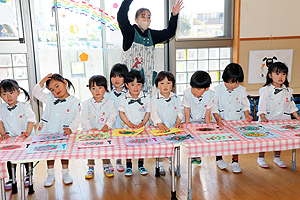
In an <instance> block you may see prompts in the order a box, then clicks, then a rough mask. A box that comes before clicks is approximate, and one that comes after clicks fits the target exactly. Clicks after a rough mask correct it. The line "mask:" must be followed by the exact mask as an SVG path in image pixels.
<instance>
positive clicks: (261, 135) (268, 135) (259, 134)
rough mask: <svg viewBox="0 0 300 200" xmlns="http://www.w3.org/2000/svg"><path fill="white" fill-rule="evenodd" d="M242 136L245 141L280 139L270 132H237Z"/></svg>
mask: <svg viewBox="0 0 300 200" xmlns="http://www.w3.org/2000/svg"><path fill="white" fill-rule="evenodd" d="M239 134H241V135H242V136H244V137H245V138H247V139H259V138H274V137H280V136H279V135H277V134H275V133H273V132H271V131H251V132H239Z"/></svg>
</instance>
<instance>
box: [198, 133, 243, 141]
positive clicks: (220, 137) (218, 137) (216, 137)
mask: <svg viewBox="0 0 300 200" xmlns="http://www.w3.org/2000/svg"><path fill="white" fill-rule="evenodd" d="M199 136H200V137H201V138H202V139H204V140H205V141H206V142H224V141H234V140H239V138H237V137H235V136H234V135H233V134H228V133H226V134H209V135H199Z"/></svg>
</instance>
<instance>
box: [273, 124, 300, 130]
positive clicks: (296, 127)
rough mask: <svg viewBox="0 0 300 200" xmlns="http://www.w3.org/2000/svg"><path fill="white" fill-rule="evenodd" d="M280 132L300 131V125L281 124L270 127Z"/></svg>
mask: <svg viewBox="0 0 300 200" xmlns="http://www.w3.org/2000/svg"><path fill="white" fill-rule="evenodd" d="M269 126H271V127H272V128H275V129H277V130H279V131H294V130H299V129H300V124H281V125H269Z"/></svg>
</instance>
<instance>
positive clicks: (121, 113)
mask: <svg viewBox="0 0 300 200" xmlns="http://www.w3.org/2000/svg"><path fill="white" fill-rule="evenodd" d="M119 115H120V118H121V119H122V120H123V122H124V123H125V124H126V125H127V126H128V127H129V128H137V127H138V126H137V125H135V124H133V123H131V122H130V121H129V120H128V119H127V117H126V115H125V113H124V112H122V111H119Z"/></svg>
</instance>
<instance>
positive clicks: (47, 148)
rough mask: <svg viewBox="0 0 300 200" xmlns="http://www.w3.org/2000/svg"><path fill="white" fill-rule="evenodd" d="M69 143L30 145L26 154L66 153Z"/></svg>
mask: <svg viewBox="0 0 300 200" xmlns="http://www.w3.org/2000/svg"><path fill="white" fill-rule="evenodd" d="M66 149H67V143H66V142H64V143H53V144H34V145H30V146H29V148H28V149H27V151H26V153H41V152H51V151H65V150H66Z"/></svg>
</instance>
